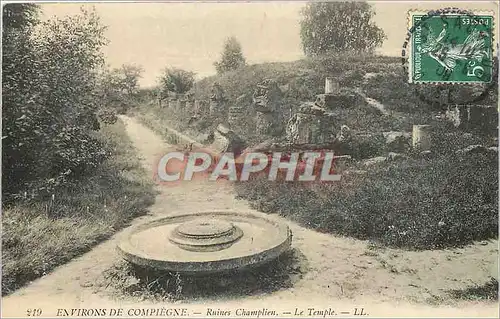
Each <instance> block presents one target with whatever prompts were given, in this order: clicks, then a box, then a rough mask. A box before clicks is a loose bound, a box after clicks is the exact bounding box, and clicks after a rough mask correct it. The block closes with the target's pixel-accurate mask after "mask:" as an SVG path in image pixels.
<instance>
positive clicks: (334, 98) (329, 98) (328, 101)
mask: <svg viewBox="0 0 500 319" xmlns="http://www.w3.org/2000/svg"><path fill="white" fill-rule="evenodd" d="M359 103H362V100H361V99H360V96H359V95H358V94H356V93H355V92H351V91H346V90H343V91H340V92H338V93H336V94H318V95H316V101H315V104H316V105H318V106H320V107H323V108H325V109H330V110H331V109H334V108H338V107H340V108H350V107H354V106H356V105H358V104H359Z"/></svg>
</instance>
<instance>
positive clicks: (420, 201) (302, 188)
mask: <svg viewBox="0 0 500 319" xmlns="http://www.w3.org/2000/svg"><path fill="white" fill-rule="evenodd" d="M497 176H498V165H497V158H496V157H495V156H491V155H484V154H475V155H472V154H471V155H468V156H467V157H457V156H450V155H448V156H441V157H438V158H435V159H432V160H425V159H412V160H408V161H405V162H394V163H391V164H388V165H387V166H375V168H374V169H373V170H372V171H371V172H368V173H367V174H365V175H346V176H344V177H343V180H342V181H341V182H340V183H337V184H326V185H321V184H319V185H318V184H316V185H312V186H311V185H304V184H301V183H286V182H269V181H267V180H264V179H263V178H260V179H256V180H253V181H250V182H246V183H244V182H242V183H239V184H237V188H236V189H237V191H238V194H240V196H242V197H243V198H245V199H248V200H249V201H250V202H251V203H252V204H253V205H254V206H255V207H256V208H257V209H260V210H263V211H265V212H276V213H279V214H280V215H282V216H285V217H289V218H291V219H293V220H296V221H297V222H299V223H301V224H302V225H305V226H307V227H310V228H313V229H317V230H319V231H324V232H329V233H334V234H339V235H346V236H352V237H355V238H359V239H371V240H375V241H378V242H380V243H382V244H385V245H388V246H394V247H403V248H410V249H436V248H445V247H455V246H459V245H463V244H467V243H470V242H472V241H474V240H484V239H489V238H496V237H497V236H498V180H497Z"/></svg>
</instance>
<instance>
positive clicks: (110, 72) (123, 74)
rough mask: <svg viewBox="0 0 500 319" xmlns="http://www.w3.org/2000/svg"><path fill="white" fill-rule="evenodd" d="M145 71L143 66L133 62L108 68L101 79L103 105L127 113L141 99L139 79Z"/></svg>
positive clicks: (100, 87) (100, 88) (100, 89)
mask: <svg viewBox="0 0 500 319" xmlns="http://www.w3.org/2000/svg"><path fill="white" fill-rule="evenodd" d="M143 72H144V70H143V69H142V67H140V66H137V65H133V64H124V65H122V66H121V67H119V68H114V69H106V70H105V71H104V72H103V74H102V75H101V76H100V79H99V91H100V92H99V94H100V97H101V98H100V101H101V103H102V106H103V107H104V108H106V107H108V108H110V109H114V110H117V111H118V112H119V113H125V112H126V111H127V110H128V109H129V108H130V107H131V106H133V104H134V102H136V101H137V100H138V99H139V79H140V78H141V76H142V73H143Z"/></svg>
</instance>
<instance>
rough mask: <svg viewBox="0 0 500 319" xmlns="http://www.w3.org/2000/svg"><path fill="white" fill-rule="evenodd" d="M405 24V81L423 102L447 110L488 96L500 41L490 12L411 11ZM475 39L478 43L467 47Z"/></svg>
mask: <svg viewBox="0 0 500 319" xmlns="http://www.w3.org/2000/svg"><path fill="white" fill-rule="evenodd" d="M451 22H454V23H455V24H453V23H451ZM407 23H408V32H407V36H406V38H405V41H404V43H403V47H402V51H401V53H402V65H403V70H404V73H405V74H406V78H405V82H407V83H409V84H410V85H411V88H412V89H413V91H414V93H415V95H417V96H418V97H419V99H420V100H421V101H423V102H424V103H426V104H430V105H435V106H437V107H443V108H446V107H447V106H449V105H452V104H467V103H477V102H479V101H484V100H489V99H491V96H490V95H491V92H492V91H494V88H495V86H497V85H498V84H497V83H498V79H497V77H498V57H496V55H497V54H498V52H497V51H498V50H495V48H496V47H495V46H496V45H498V44H496V39H495V30H496V29H495V28H496V25H495V20H494V15H493V13H492V12H491V11H477V10H473V11H470V10H463V9H460V8H443V9H439V10H430V11H428V12H426V11H422V10H410V11H409V12H408V15H407ZM481 32H482V33H481ZM472 34H473V35H472ZM452 35H454V36H452ZM469 35H471V36H470V37H469ZM473 38H474V39H475V40H477V41H476V42H474V43H477V46H474V47H471V45H470V44H471V43H472V42H471V41H472V39H473ZM466 40H467V41H466ZM481 41H482V42H481ZM429 42H430V43H429ZM431 47H432V48H433V49H434V50H432V49H431ZM478 48H482V49H483V50H478ZM450 52H451V53H454V52H455V53H456V52H458V53H460V52H462V54H461V55H458V56H457V54H450ZM472 53H475V54H472Z"/></svg>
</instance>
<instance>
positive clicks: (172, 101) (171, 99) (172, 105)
mask: <svg viewBox="0 0 500 319" xmlns="http://www.w3.org/2000/svg"><path fill="white" fill-rule="evenodd" d="M167 103H168V108H169V109H174V108H175V100H174V99H173V98H169V99H168V101H167Z"/></svg>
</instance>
